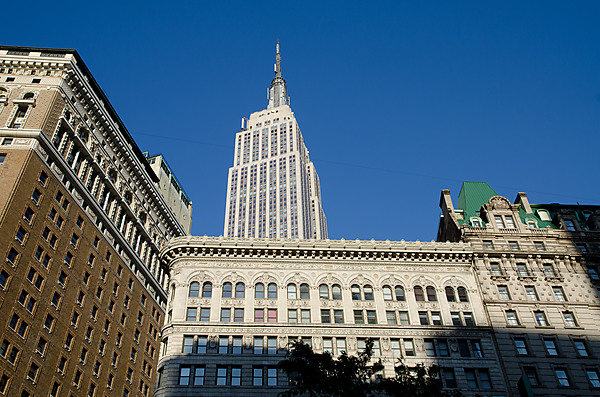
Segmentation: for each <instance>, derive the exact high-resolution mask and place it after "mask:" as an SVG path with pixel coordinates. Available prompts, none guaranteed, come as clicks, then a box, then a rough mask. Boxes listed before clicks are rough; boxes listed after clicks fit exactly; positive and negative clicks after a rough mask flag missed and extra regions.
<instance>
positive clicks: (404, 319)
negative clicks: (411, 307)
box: [398, 311, 410, 325]
mask: <svg viewBox="0 0 600 397" xmlns="http://www.w3.org/2000/svg"><path fill="white" fill-rule="evenodd" d="M398 318H399V319H400V325H410V320H409V318H408V312H407V311H400V312H398Z"/></svg>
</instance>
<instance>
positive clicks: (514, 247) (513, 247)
mask: <svg viewBox="0 0 600 397" xmlns="http://www.w3.org/2000/svg"><path fill="white" fill-rule="evenodd" d="M508 247H509V248H510V249H511V250H513V251H518V250H519V243H518V242H517V241H509V242H508Z"/></svg>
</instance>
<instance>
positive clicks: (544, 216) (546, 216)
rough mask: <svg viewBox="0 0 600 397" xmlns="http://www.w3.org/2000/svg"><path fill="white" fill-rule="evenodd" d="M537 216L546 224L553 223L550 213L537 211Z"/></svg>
mask: <svg viewBox="0 0 600 397" xmlns="http://www.w3.org/2000/svg"><path fill="white" fill-rule="evenodd" d="M537 216H538V217H539V218H540V219H541V220H542V221H544V222H550V221H552V218H550V213H549V212H548V211H546V210H537Z"/></svg>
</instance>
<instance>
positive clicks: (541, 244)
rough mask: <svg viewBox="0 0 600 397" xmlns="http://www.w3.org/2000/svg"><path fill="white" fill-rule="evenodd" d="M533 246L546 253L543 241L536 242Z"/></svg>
mask: <svg viewBox="0 0 600 397" xmlns="http://www.w3.org/2000/svg"><path fill="white" fill-rule="evenodd" d="M533 245H534V246H535V249H536V250H538V251H546V246H545V245H544V243H543V242H542V241H534V242H533Z"/></svg>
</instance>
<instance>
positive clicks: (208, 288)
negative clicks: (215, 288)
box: [202, 282, 212, 298]
mask: <svg viewBox="0 0 600 397" xmlns="http://www.w3.org/2000/svg"><path fill="white" fill-rule="evenodd" d="M211 296H212V284H211V283H209V282H206V283H204V284H203V285H202V297H203V298H210V297H211Z"/></svg>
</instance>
